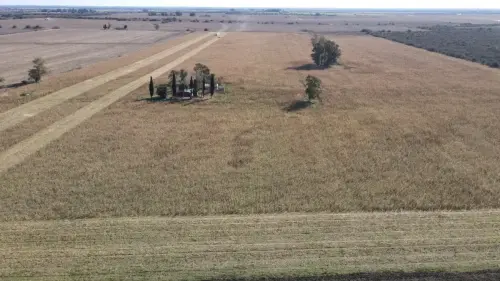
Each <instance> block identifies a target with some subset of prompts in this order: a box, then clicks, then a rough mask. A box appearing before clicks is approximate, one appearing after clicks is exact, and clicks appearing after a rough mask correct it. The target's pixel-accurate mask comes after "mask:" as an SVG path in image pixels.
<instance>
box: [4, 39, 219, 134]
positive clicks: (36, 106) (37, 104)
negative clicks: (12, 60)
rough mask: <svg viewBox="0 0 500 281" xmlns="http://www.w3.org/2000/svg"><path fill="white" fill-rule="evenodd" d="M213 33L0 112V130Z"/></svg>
mask: <svg viewBox="0 0 500 281" xmlns="http://www.w3.org/2000/svg"><path fill="white" fill-rule="evenodd" d="M214 34H215V33H213V32H211V33H207V34H204V35H202V36H199V37H197V38H195V39H192V40H189V41H187V42H184V43H181V44H179V45H177V46H175V47H173V48H170V49H167V50H165V51H163V52H160V53H157V54H155V55H153V56H151V57H148V58H146V59H143V60H140V61H137V62H135V63H133V64H131V65H128V66H125V67H121V68H118V69H116V70H113V71H110V72H108V73H106V74H103V75H100V76H97V77H94V78H92V79H88V80H85V81H83V82H81V83H78V84H75V85H73V86H70V87H67V88H64V89H62V90H59V91H56V92H54V93H52V94H49V95H47V96H44V97H41V98H39V99H36V100H34V101H31V102H29V103H26V104H23V105H20V106H18V107H16V108H13V109H10V110H8V111H6V112H3V113H0V132H1V131H4V130H6V129H8V128H10V127H12V126H15V125H16V124H19V123H21V122H22V121H24V120H26V119H28V118H31V117H33V116H35V115H37V114H39V113H40V112H43V111H45V110H47V109H49V108H51V107H54V106H56V105H58V104H61V103H63V102H64V101H66V100H68V99H71V98H74V97H76V96H78V95H81V94H83V93H84V92H86V91H89V90H91V89H93V88H95V87H97V86H100V85H103V84H105V83H107V82H109V81H111V80H113V79H116V78H118V77H121V76H124V75H127V74H129V73H132V72H134V71H136V70H138V69H140V68H142V67H145V66H147V65H150V64H152V63H154V62H155V61H157V60H160V59H163V58H165V57H167V56H170V55H172V54H174V53H176V52H179V51H181V50H183V49H185V48H187V47H189V46H191V45H193V44H195V43H197V42H200V41H201V40H203V39H205V38H208V37H209V36H214Z"/></svg>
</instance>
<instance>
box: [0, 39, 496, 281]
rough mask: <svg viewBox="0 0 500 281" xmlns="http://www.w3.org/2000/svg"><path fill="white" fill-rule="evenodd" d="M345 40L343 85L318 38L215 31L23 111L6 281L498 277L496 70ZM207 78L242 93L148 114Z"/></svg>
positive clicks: (0, 154) (6, 147)
mask: <svg viewBox="0 0 500 281" xmlns="http://www.w3.org/2000/svg"><path fill="white" fill-rule="evenodd" d="M331 38H332V39H334V40H335V41H336V42H337V43H338V44H339V45H340V47H341V48H342V51H343V54H342V57H341V60H340V64H339V65H337V66H334V67H332V68H330V69H326V70H318V69H316V68H314V67H313V66H311V61H310V59H309V57H310V51H311V50H310V49H311V46H310V37H309V35H308V34H306V33H301V34H298V33H276V34H273V33H257V32H253V33H244V32H228V33H222V34H221V38H218V37H217V36H215V33H209V32H200V33H192V34H189V35H186V36H184V37H179V38H176V39H173V40H172V41H170V43H169V42H167V43H164V44H167V45H162V44H163V43H162V44H158V45H162V47H161V48H159V47H158V45H153V46H150V47H149V48H150V49H149V51H148V52H150V53H147V52H146V51H142V50H141V51H139V52H143V53H137V54H136V55H133V54H132V55H131V56H130V57H128V59H127V57H123V58H122V59H123V60H124V61H121V60H119V59H116V61H110V64H111V63H113V64H111V65H112V66H113V67H111V66H108V67H109V68H103V70H101V71H100V72H99V73H97V74H95V73H94V74H89V73H84V72H80V74H78V75H75V76H74V79H75V80H74V81H75V82H74V83H73V84H69V85H68V84H55V83H54V82H53V81H56V80H54V79H55V78H50V79H47V80H46V81H43V82H42V83H40V84H39V85H36V87H38V88H37V89H38V90H37V92H36V94H35V95H33V97H32V98H31V99H29V100H23V98H22V97H19V96H17V98H16V96H12V97H10V99H5V103H4V106H3V107H2V111H0V183H1V186H2V188H3V190H2V192H1V193H0V250H1V251H0V252H2V253H3V255H4V257H3V258H4V259H5V260H6V261H7V262H6V263H5V264H3V265H1V266H0V277H1V278H2V279H6V280H31V279H33V280H35V278H36V279H37V280H39V279H42V280H69V279H72V278H73V279H74V278H76V279H81V280H88V279H92V280H101V279H102V280H106V279H110V278H111V279H120V280H137V279H148V280H151V279H155V280H156V279H158V280H163V279H164V280H170V279H186V278H188V279H189V278H191V279H196V278H223V277H225V278H233V277H242V276H243V277H245V276H246V277H252V278H253V277H259V276H278V277H280V276H281V277H283V276H293V277H297V276H317V275H321V274H344V273H345V274H349V273H359V272H365V273H366V272H368V273H369V272H379V271H397V272H399V271H401V272H410V274H411V273H412V272H420V271H440V270H443V271H445V272H464V271H469V270H471V271H472V270H480V269H489V270H492V269H493V270H498V264H499V260H500V257H499V255H498V253H499V252H500V251H498V250H499V249H498V245H499V241H500V240H499V239H500V236H499V233H500V232H499V231H500V225H499V223H500V221H499V220H498V218H499V217H500V216H499V213H498V211H497V210H496V209H497V208H499V207H500V192H499V184H498V183H499V182H500V176H499V175H500V170H499V167H498V165H497V163H498V162H499V161H500V150H499V149H498V147H500V146H499V143H498V142H499V140H500V120H499V118H500V117H499V116H500V115H499V114H498V113H499V110H500V98H499V93H500V80H499V79H498V77H499V72H498V70H495V69H490V68H487V67H485V66H481V65H478V64H474V63H471V62H466V61H462V60H458V59H453V58H449V57H446V56H443V55H440V54H436V53H431V52H427V51H425V50H421V49H416V48H412V47H409V46H404V45H401V44H398V43H394V42H390V41H387V40H384V39H381V38H373V37H369V36H352V35H336V36H332V37H331ZM174 40H175V41H174ZM168 44H170V45H168ZM155 48H156V49H155ZM277 54H279V55H277ZM125 62H126V63H125ZM196 63H203V64H205V65H207V66H208V67H209V68H210V69H211V71H212V72H213V73H215V75H216V76H217V77H220V78H222V80H223V81H224V83H225V86H226V91H225V93H216V94H215V95H214V96H213V97H209V96H205V97H203V98H195V99H192V100H184V101H172V100H170V101H165V100H159V99H150V98H149V92H148V88H147V83H148V81H149V77H153V79H154V81H155V83H157V84H159V83H165V82H166V81H167V79H168V78H167V74H168V73H169V72H170V71H171V70H180V69H186V70H187V71H188V72H189V74H192V73H193V67H194V65H195V64H196ZM102 65H103V67H104V65H105V64H102ZM91 67H94V66H91ZM83 70H84V69H82V70H78V71H83ZM71 73H73V72H69V73H68V74H67V75H69V74H71ZM75 73H78V72H75ZM309 74H310V75H315V76H317V77H319V78H320V79H321V80H322V81H323V93H322V100H321V102H319V101H317V102H314V103H307V102H305V101H304V89H303V85H302V83H301V82H302V81H303V80H304V79H305V77H306V76H307V75H309ZM65 75H66V74H65ZM55 77H57V76H55ZM50 83H54V84H50ZM50 85H58V86H54V87H53V88H51V86H50ZM29 87H32V85H30V86H29ZM40 89H44V90H40ZM16 90H17V89H16ZM485 274H486V273H485ZM488 274H489V273H488ZM495 274H497V273H491V274H490V275H488V276H490V277H491V276H498V275H495ZM339 278H342V277H339ZM408 278H412V277H411V276H409V277H408ZM432 278H433V277H432ZM432 278H431V279H409V280H448V279H439V278H435V279H432ZM388 279H392V280H403V279H397V278H388ZM362 280H364V279H362ZM450 280H451V279H450ZM480 280H493V279H480Z"/></svg>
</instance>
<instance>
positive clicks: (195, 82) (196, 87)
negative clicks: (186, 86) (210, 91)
mask: <svg viewBox="0 0 500 281" xmlns="http://www.w3.org/2000/svg"><path fill="white" fill-rule="evenodd" d="M193 96H195V97H197V96H198V80H196V79H194V83H193Z"/></svg>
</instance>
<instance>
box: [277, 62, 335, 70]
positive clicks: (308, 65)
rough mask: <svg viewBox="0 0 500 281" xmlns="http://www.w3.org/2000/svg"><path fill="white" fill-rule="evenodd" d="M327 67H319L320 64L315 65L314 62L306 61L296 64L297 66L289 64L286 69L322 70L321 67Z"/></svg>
mask: <svg viewBox="0 0 500 281" xmlns="http://www.w3.org/2000/svg"><path fill="white" fill-rule="evenodd" d="M326 68H327V67H321V66H317V65H315V64H314V63H306V64H302V65H297V66H290V67H287V68H286V69H288V70H290V69H292V70H323V69H326Z"/></svg>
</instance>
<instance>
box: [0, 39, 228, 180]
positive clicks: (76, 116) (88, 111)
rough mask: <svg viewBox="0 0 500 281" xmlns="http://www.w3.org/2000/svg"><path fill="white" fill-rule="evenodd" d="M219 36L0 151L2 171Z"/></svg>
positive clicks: (203, 47)
mask: <svg viewBox="0 0 500 281" xmlns="http://www.w3.org/2000/svg"><path fill="white" fill-rule="evenodd" d="M222 35H225V34H222ZM202 37H203V38H206V36H202ZM221 37H222V36H221ZM218 39H219V38H214V39H212V40H210V41H207V42H205V43H203V44H202V45H201V46H199V47H198V48H196V49H194V50H192V51H190V52H188V53H186V54H184V55H182V56H180V57H179V58H177V59H176V60H174V61H172V62H171V63H169V64H167V65H165V66H163V67H161V68H159V69H157V70H155V71H153V72H151V73H149V74H147V75H144V76H142V77H140V78H139V79H137V80H135V81H133V82H130V83H128V84H127V85H125V86H123V87H121V88H119V89H117V90H115V91H113V92H111V93H109V94H108V95H105V96H103V97H102V98H100V99H98V100H96V101H94V102H92V103H90V104H89V105H87V106H85V107H83V108H81V109H80V110H78V111H76V112H75V113H73V114H71V115H69V116H67V117H65V118H63V119H61V120H59V121H57V122H55V123H54V124H52V125H50V126H49V127H47V128H45V129H43V130H42V131H40V132H38V133H36V134H35V135H33V136H31V137H30V138H28V139H26V140H24V141H22V142H20V143H18V144H16V145H14V146H12V147H11V148H9V149H8V150H6V151H4V152H2V153H1V154H0V173H2V172H5V171H6V170H7V169H9V168H11V167H13V166H15V165H17V164H19V163H21V162H22V161H23V160H24V159H26V158H27V157H28V156H30V155H32V154H33V153H35V152H36V151H38V150H40V149H41V148H43V147H44V146H46V145H47V144H49V143H50V142H51V141H53V140H55V139H57V138H59V137H60V136H62V135H63V134H64V133H65V132H67V131H69V130H71V129H73V128H75V127H76V126H78V125H79V124H81V123H82V122H83V121H85V120H87V119H88V118H90V117H92V115H94V114H96V113H97V112H99V111H101V110H102V109H104V108H105V107H107V106H109V105H111V104H112V103H114V102H115V101H117V100H118V99H120V98H122V97H124V96H126V95H127V94H129V93H130V92H132V91H133V90H135V89H137V88H139V87H140V86H142V85H144V83H146V82H147V81H148V79H149V77H150V76H151V77H153V78H157V77H159V76H161V75H162V74H164V73H166V72H168V71H169V70H171V69H172V68H174V67H176V66H177V65H179V64H181V63H182V62H184V61H185V60H187V59H189V58H191V57H192V56H194V55H196V54H197V53H199V52H200V51H201V50H203V49H205V48H206V47H208V46H210V45H211V44H212V43H214V42H215V41H217V40H218ZM197 41H199V40H197ZM183 45H184V44H183ZM189 45H191V44H189ZM185 47H187V46H185ZM185 47H183V48H185ZM51 96H52V95H51ZM41 99H42V98H40V99H38V100H41ZM38 100H37V101H38ZM46 100H47V99H45V98H43V101H46ZM43 101H42V102H43ZM49 101H50V102H51V103H50V105H51V106H53V104H58V103H60V102H58V101H57V100H53V99H49ZM30 104H31V103H30ZM44 104H45V103H41V105H44ZM45 106H46V107H47V106H48V105H47V104H45ZM26 118H28V117H26ZM0 121H1V120H0Z"/></svg>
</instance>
